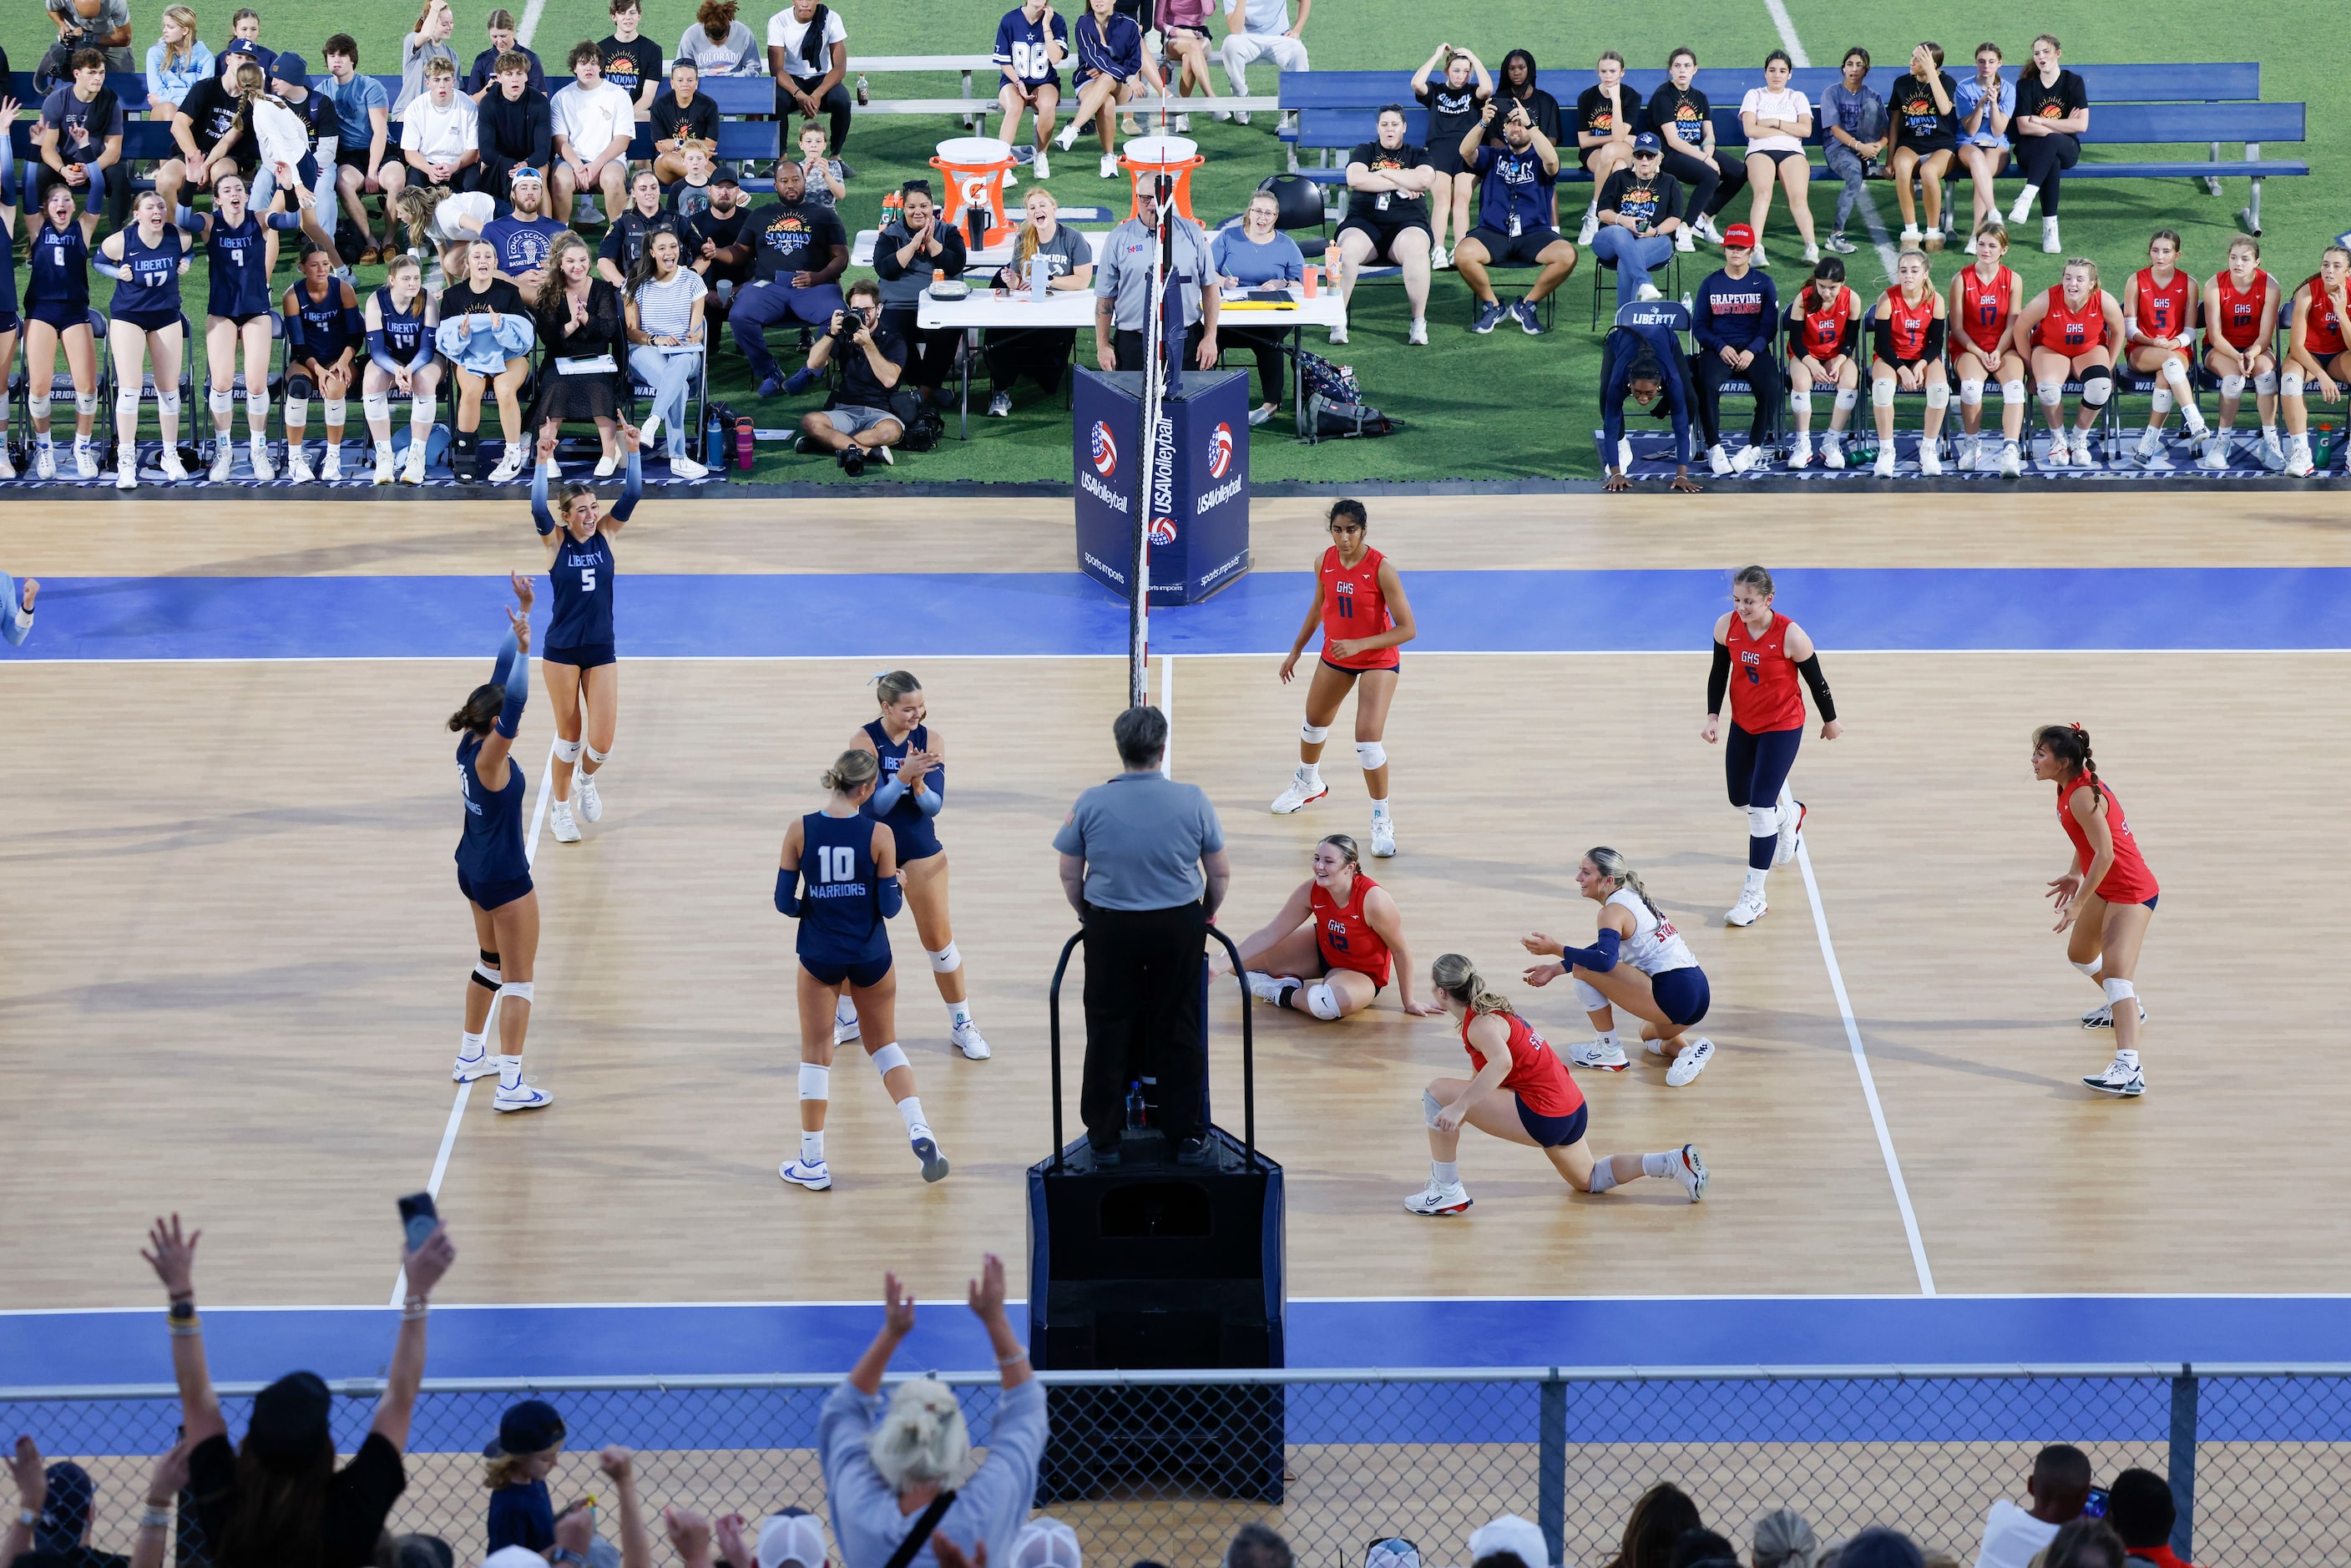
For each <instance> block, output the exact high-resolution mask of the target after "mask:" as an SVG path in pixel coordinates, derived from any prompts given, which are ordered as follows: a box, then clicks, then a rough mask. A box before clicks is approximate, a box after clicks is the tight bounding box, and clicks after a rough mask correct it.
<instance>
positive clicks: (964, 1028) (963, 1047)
mask: <svg viewBox="0 0 2351 1568" xmlns="http://www.w3.org/2000/svg"><path fill="white" fill-rule="evenodd" d="M947 1042H948V1043H949V1044H951V1045H953V1046H954V1047H955V1048H956V1050H957V1051H962V1052H963V1054H964V1059H965V1060H966V1061H987V1059H988V1058H989V1057H991V1056H994V1055H995V1054H996V1052H994V1051H990V1050H988V1048H987V1036H985V1035H983V1034H981V1033H980V1032H979V1026H978V1025H977V1024H976V1023H959V1024H957V1025H956V1026H955V1030H954V1031H953V1032H952V1033H951V1034H949V1035H948V1037H947Z"/></svg>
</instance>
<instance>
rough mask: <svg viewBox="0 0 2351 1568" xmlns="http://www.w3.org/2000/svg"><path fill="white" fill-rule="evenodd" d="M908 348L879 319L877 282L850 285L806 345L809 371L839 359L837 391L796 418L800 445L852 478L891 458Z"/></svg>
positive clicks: (900, 431) (899, 427)
mask: <svg viewBox="0 0 2351 1568" xmlns="http://www.w3.org/2000/svg"><path fill="white" fill-rule="evenodd" d="M784 167H786V168H789V167H791V165H789V164H786V165H784ZM907 353H908V350H907V348H906V340H905V339H904V338H901V337H900V336H898V334H897V333H895V332H893V331H892V330H890V329H889V328H887V327H885V326H883V324H882V288H881V286H880V285H879V284H877V283H875V282H874V281H873V280H872V278H870V277H861V278H859V279H858V280H857V281H856V282H854V283H852V284H851V285H850V286H849V302H848V308H845V309H841V310H836V311H834V312H833V313H832V322H831V326H830V327H829V328H828V329H827V330H826V332H825V334H824V336H823V337H821V338H819V339H818V340H816V347H815V348H813V349H811V350H809V361H808V368H809V371H810V373H811V374H813V375H822V374H823V373H824V368H825V367H826V366H827V365H829V364H831V363H832V361H834V360H835V359H838V360H840V361H841V392H840V394H839V395H838V396H836V397H835V398H834V399H833V400H832V406H831V408H822V409H819V410H817V411H816V412H815V413H811V414H810V415H809V416H808V417H807V418H806V419H803V420H801V421H800V443H801V448H802V450H804V451H805V450H810V449H811V448H814V447H823V448H826V449H828V450H830V451H831V453H832V455H833V459H834V461H836V462H838V463H839V464H840V465H841V471H842V472H843V473H845V474H848V475H850V476H852V477H854V476H857V475H860V474H862V473H864V472H865V460H866V459H867V458H869V457H879V458H880V459H881V460H882V461H883V462H884V463H891V462H893V461H894V460H893V458H892V457H891V455H890V445H891V444H892V443H893V442H894V441H896V440H897V439H898V437H899V436H901V435H903V434H905V427H904V425H902V424H900V423H898V417H897V415H895V414H893V413H891V412H890V393H891V391H892V389H893V388H895V387H896V386H897V384H898V378H899V377H900V376H901V375H903V374H904V372H905V369H906V357H907Z"/></svg>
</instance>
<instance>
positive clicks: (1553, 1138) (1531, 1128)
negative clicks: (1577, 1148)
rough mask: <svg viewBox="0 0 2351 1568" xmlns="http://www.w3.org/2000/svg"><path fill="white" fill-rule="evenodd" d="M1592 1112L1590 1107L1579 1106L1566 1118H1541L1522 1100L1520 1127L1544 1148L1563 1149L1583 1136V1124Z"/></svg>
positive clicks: (1520, 1104)
mask: <svg viewBox="0 0 2351 1568" xmlns="http://www.w3.org/2000/svg"><path fill="white" fill-rule="evenodd" d="M1591 1110H1592V1107H1591V1106H1589V1105H1578V1106H1577V1107H1576V1108H1575V1109H1574V1110H1573V1111H1570V1112H1569V1113H1567V1114H1566V1115H1564V1116H1539V1115H1537V1114H1536V1113H1534V1112H1532V1111H1530V1110H1528V1109H1527V1103H1526V1102H1525V1101H1523V1100H1520V1102H1519V1125H1520V1126H1521V1127H1524V1128H1525V1129H1526V1130H1527V1136H1528V1137H1530V1138H1532V1139H1533V1140H1534V1141H1535V1142H1536V1143H1538V1144H1541V1145H1542V1146H1543V1147H1544V1148H1546V1149H1557V1148H1563V1147H1565V1146H1566V1145H1569V1144H1573V1143H1574V1142H1576V1141H1577V1140H1578V1139H1580V1138H1582V1137H1583V1124H1584V1121H1585V1120H1586V1118H1587V1117H1588V1116H1589V1114H1590V1113H1591Z"/></svg>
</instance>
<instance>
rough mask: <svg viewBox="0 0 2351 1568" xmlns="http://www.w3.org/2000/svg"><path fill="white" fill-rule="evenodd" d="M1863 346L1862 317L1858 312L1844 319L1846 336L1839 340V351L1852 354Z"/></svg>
mask: <svg viewBox="0 0 2351 1568" xmlns="http://www.w3.org/2000/svg"><path fill="white" fill-rule="evenodd" d="M1860 346H1861V317H1860V314H1859V313H1858V312H1856V313H1855V314H1854V315H1851V316H1848V317H1846V318H1845V319H1844V337H1842V338H1839V339H1838V340H1837V352H1838V353H1840V354H1847V355H1850V354H1851V353H1852V352H1853V351H1854V350H1855V349H1857V348H1859V347H1860Z"/></svg>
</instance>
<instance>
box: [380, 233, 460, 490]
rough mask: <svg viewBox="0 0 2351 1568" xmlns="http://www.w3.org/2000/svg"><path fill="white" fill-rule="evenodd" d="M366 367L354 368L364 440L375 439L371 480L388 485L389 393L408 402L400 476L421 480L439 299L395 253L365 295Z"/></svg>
mask: <svg viewBox="0 0 2351 1568" xmlns="http://www.w3.org/2000/svg"><path fill="white" fill-rule="evenodd" d="M365 321H366V326H367V367H366V368H365V369H364V370H362V371H360V412H361V413H364V414H365V415H366V416H367V427H368V439H369V440H371V441H372V442H374V443H375V482H376V483H377V484H379V485H389V484H391V483H392V393H393V392H401V393H402V394H404V395H405V396H406V397H407V398H408V400H409V402H408V466H407V468H406V469H404V470H403V471H402V474H401V478H402V479H403V480H405V481H406V482H407V483H409V484H411V485H422V484H423V483H424V459H425V456H426V455H427V454H428V452H429V451H430V450H431V447H432V437H433V410H434V395H433V394H434V392H436V391H437V390H439V388H440V385H441V360H440V357H439V355H437V354H436V353H434V348H433V343H434V329H436V328H437V327H439V326H440V325H441V301H440V299H439V298H438V297H437V296H435V295H432V294H428V293H426V292H425V290H424V283H423V273H422V272H421V271H420V270H419V268H418V266H417V260H416V258H415V257H414V256H407V255H401V256H393V257H392V260H391V261H390V262H389V263H387V264H386V265H385V267H384V272H383V284H382V287H379V288H378V289H377V290H376V291H375V292H374V293H373V294H371V295H369V296H368V302H367V312H366V317H365Z"/></svg>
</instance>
